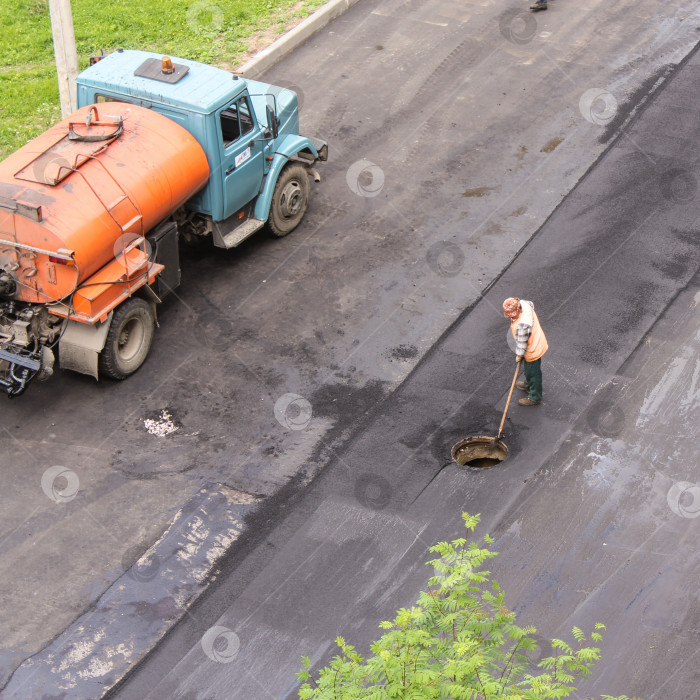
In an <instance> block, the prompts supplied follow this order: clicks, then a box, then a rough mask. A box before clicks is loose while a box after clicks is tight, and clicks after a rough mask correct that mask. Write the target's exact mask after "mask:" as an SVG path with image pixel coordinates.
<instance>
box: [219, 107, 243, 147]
mask: <svg viewBox="0 0 700 700" xmlns="http://www.w3.org/2000/svg"><path fill="white" fill-rule="evenodd" d="M240 135H241V130H240V129H239V128H238V107H237V105H236V104H235V103H234V104H232V105H231V106H230V107H227V108H226V109H225V110H224V111H223V112H221V136H222V138H223V140H224V146H229V145H230V144H232V143H233V142H234V141H235V140H236V139H238V138H239V137H240Z"/></svg>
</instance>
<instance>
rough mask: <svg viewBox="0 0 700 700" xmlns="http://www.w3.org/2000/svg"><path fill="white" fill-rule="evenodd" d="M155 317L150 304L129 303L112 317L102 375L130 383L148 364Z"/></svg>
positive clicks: (124, 304) (102, 359) (136, 300)
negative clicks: (131, 376) (135, 373)
mask: <svg viewBox="0 0 700 700" xmlns="http://www.w3.org/2000/svg"><path fill="white" fill-rule="evenodd" d="M154 334H155V317H154V315H153V311H152V309H151V307H150V305H149V304H148V302H146V301H144V300H143V299H140V298H139V297H131V299H127V300H126V301H125V302H124V303H123V304H122V305H121V306H118V307H117V308H116V309H115V311H114V315H113V316H112V325H111V326H110V327H109V332H108V333H107V341H106V342H105V346H104V349H103V350H102V352H101V353H100V359H99V370H100V374H103V375H106V376H108V377H111V378H112V379H126V378H127V377H128V376H130V375H132V374H133V373H134V372H135V371H136V370H137V369H138V368H139V367H140V366H141V365H142V364H143V363H144V361H145V359H146V357H147V356H148V351H149V350H150V349H151V344H152V343H153V336H154Z"/></svg>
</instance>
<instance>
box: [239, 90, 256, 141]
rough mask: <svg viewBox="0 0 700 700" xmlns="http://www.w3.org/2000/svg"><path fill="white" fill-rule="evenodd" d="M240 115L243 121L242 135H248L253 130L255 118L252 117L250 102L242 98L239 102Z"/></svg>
mask: <svg viewBox="0 0 700 700" xmlns="http://www.w3.org/2000/svg"><path fill="white" fill-rule="evenodd" d="M238 114H239V116H240V119H241V134H247V133H248V132H249V131H252V130H253V117H252V116H251V115H250V108H249V107H248V100H246V98H245V97H244V98H242V99H240V100H239V101H238Z"/></svg>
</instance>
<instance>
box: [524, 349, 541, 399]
mask: <svg viewBox="0 0 700 700" xmlns="http://www.w3.org/2000/svg"><path fill="white" fill-rule="evenodd" d="M541 362H542V360H541V359H539V360H535V361H534V362H527V361H526V360H523V368H524V370H525V383H526V384H527V390H528V392H529V393H528V398H529V399H530V401H542V367H541V366H540V365H541Z"/></svg>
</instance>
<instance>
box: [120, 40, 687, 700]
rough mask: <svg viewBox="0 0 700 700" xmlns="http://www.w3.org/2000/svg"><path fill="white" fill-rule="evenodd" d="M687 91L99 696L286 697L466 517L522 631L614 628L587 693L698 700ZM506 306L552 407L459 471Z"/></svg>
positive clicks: (620, 144) (653, 116)
mask: <svg viewBox="0 0 700 700" xmlns="http://www.w3.org/2000/svg"><path fill="white" fill-rule="evenodd" d="M699 91H700V54H699V53H695V54H694V55H693V56H692V57H691V58H690V59H689V60H688V62H687V63H686V64H685V65H684V66H683V67H682V69H680V70H678V71H677V73H676V74H675V75H674V76H673V77H672V78H671V79H670V80H669V81H668V82H667V83H666V84H665V86H664V87H663V89H662V90H661V91H660V93H659V94H657V95H656V96H655V97H654V99H653V100H652V101H651V102H649V103H648V104H647V105H646V106H645V108H644V109H643V110H642V111H641V112H640V114H639V115H638V116H637V118H636V120H635V121H634V122H633V123H632V124H631V125H630V126H629V127H628V128H627V129H626V130H625V131H624V133H623V134H622V136H621V137H620V138H619V139H618V140H617V141H616V142H615V144H614V146H613V147H612V148H610V149H609V150H608V151H607V152H606V153H605V154H604V156H603V157H602V158H601V159H600V160H599V162H598V163H597V164H596V165H595V167H594V168H593V169H592V170H591V171H590V172H589V173H588V174H587V176H586V177H585V178H584V179H583V180H582V181H581V182H580V183H579V185H578V186H577V187H576V189H575V190H574V191H573V192H572V193H571V194H570V195H569V196H568V197H567V198H566V199H565V200H564V202H563V203H562V204H561V206H560V207H559V208H558V209H557V210H556V211H555V213H554V214H553V215H552V216H551V217H550V218H549V220H548V221H547V222H546V224H545V225H544V226H543V227H542V228H541V230H540V231H539V232H538V233H537V235H536V236H535V237H534V238H533V239H532V240H531V241H530V242H529V243H528V244H527V245H526V246H525V247H524V249H523V250H522V251H521V252H520V254H519V255H518V256H517V258H516V259H515V260H514V261H513V263H512V264H511V265H510V266H509V267H508V268H507V269H506V270H505V271H504V273H503V275H501V276H500V278H499V279H498V280H497V281H496V282H495V283H494V284H493V286H492V287H491V288H490V289H489V290H488V292H487V293H486V294H485V295H484V296H483V297H482V298H481V299H480V300H479V301H478V303H477V304H476V305H474V306H473V307H472V308H469V309H467V310H465V312H464V313H463V314H462V316H461V317H460V318H459V319H458V321H457V322H456V323H455V324H454V325H453V326H452V328H450V330H449V331H448V332H447V333H445V335H444V336H443V337H442V338H441V339H440V340H439V342H438V343H437V344H436V345H435V346H434V347H433V348H432V349H431V351H430V352H429V353H428V354H427V355H426V357H425V358H424V359H423V360H422V362H421V363H420V364H419V366H418V367H417V368H416V369H415V370H414V371H413V372H412V374H411V375H410V376H409V378H408V379H407V380H406V381H405V382H404V383H403V384H402V385H401V387H400V388H399V389H398V390H397V391H396V392H394V393H393V394H392V395H391V396H390V397H389V398H387V399H386V400H384V401H383V402H381V403H380V404H378V405H377V406H375V407H374V408H372V409H370V411H369V412H368V414H367V419H366V425H365V427H364V428H363V429H362V430H361V432H359V433H358V434H357V435H356V436H355V437H354V439H353V440H351V441H350V443H349V444H348V445H347V446H346V447H345V448H344V449H341V450H339V451H338V452H337V453H336V455H335V456H334V458H333V459H332V460H331V462H330V464H329V466H328V467H327V469H325V470H324V472H323V473H322V474H321V475H320V476H319V477H318V478H317V479H316V480H315V481H314V482H313V484H312V485H311V486H310V488H308V490H307V491H306V492H305V493H303V494H302V495H300V496H299V497H298V498H297V499H296V500H293V501H292V502H291V503H287V504H285V509H284V511H283V512H282V513H280V515H283V516H284V517H281V518H280V521H279V523H277V524H276V525H275V526H274V527H273V528H272V529H271V530H270V531H269V532H266V533H265V535H264V537H263V539H262V541H260V542H259V544H258V546H257V548H254V549H252V551H250V553H249V554H248V556H247V557H246V558H245V559H243V560H242V561H241V560H240V557H232V558H231V559H230V561H229V562H228V567H229V568H228V569H226V570H225V571H224V573H223V574H222V576H221V578H220V579H219V581H217V582H216V583H215V584H214V586H213V587H212V589H211V590H210V591H209V592H208V593H207V595H206V596H205V597H204V598H203V599H202V600H201V601H200V603H198V604H197V605H196V606H195V607H194V608H193V610H192V611H191V614H190V615H188V617H187V618H186V619H185V620H184V621H183V622H182V623H181V624H180V625H179V626H178V627H177V628H176V629H175V630H174V631H173V633H172V634H171V635H170V636H169V638H168V639H166V640H165V641H164V643H163V645H162V646H161V647H160V648H159V649H158V650H157V651H156V653H154V654H153V655H152V657H151V658H150V659H149V660H148V661H147V662H146V663H145V664H144V665H143V667H142V668H141V669H140V670H139V672H138V673H137V674H136V675H135V676H134V677H133V678H132V680H131V681H130V682H127V683H126V684H125V685H124V686H123V688H122V689H121V690H120V691H119V692H117V693H116V695H115V696H116V697H119V698H124V699H127V698H129V699H130V698H134V699H135V698H143V697H146V698H149V699H152V700H159V699H161V698H187V699H188V700H193V699H194V698H197V699H205V698H207V699H209V698H268V697H269V698H282V697H294V688H295V679H294V672H295V671H296V670H298V668H299V665H300V656H301V655H302V654H308V655H310V656H311V657H312V659H313V660H314V662H320V663H322V662H323V661H324V660H327V659H328V657H329V654H331V653H332V651H333V639H334V638H335V636H336V635H337V634H339V633H340V634H343V636H345V637H346V639H348V640H349V641H351V643H356V644H358V646H359V647H360V648H361V649H366V647H367V644H368V642H369V641H370V640H371V639H373V638H375V637H376V636H377V635H378V631H377V624H378V623H379V621H381V620H383V619H387V618H388V617H390V616H391V615H392V611H394V610H395V609H396V608H397V607H400V606H403V605H407V604H409V603H410V602H411V601H412V600H414V599H415V596H416V594H417V591H418V590H419V588H420V587H421V586H422V585H424V584H425V581H426V580H427V577H428V575H429V572H427V570H426V569H425V567H423V566H422V563H423V562H424V561H425V559H426V558H427V551H426V550H427V546H429V545H430V544H431V543H433V542H434V541H437V540H439V539H448V538H452V537H454V536H458V533H459V532H460V517H459V516H460V512H462V511H463V510H466V511H469V512H472V513H474V512H480V513H482V517H483V520H482V527H481V530H480V531H481V532H482V533H483V532H490V533H492V534H494V535H495V536H496V537H497V545H496V548H497V549H498V550H499V551H501V557H499V559H498V560H497V563H496V565H495V566H494V567H492V568H493V569H494V571H495V572H496V575H497V577H498V578H499V579H500V580H501V582H502V583H503V584H504V586H505V589H506V591H507V592H508V597H509V600H510V602H511V604H512V605H513V606H514V607H515V609H516V610H517V612H518V613H519V614H520V616H521V619H522V620H524V621H527V622H528V623H533V624H535V625H536V626H538V628H539V629H540V632H541V634H542V635H543V636H547V635H551V636H564V635H566V634H567V631H568V629H570V627H571V626H572V625H574V624H576V625H579V626H581V627H583V628H590V627H591V626H592V624H593V623H594V622H597V621H602V622H605V623H606V624H607V625H608V627H609V632H608V635H607V638H606V641H605V643H604V661H603V662H602V663H601V665H600V673H599V674H596V675H597V676H599V679H598V680H594V681H592V682H586V683H582V684H581V692H582V695H581V697H583V696H586V697H589V696H590V694H592V693H601V692H609V693H614V694H621V693H623V692H624V693H627V694H628V695H630V696H632V695H636V696H639V697H643V698H644V699H645V700H653V699H659V700H661V699H662V698H673V700H690V698H696V697H697V693H698V691H697V683H698V681H697V674H696V668H697V658H698V656H697V655H698V653H699V652H698V649H699V647H698V638H697V634H698V621H699V620H700V618H699V617H698V615H699V614H700V607H699V605H698V602H699V601H698V597H697V590H696V586H695V583H694V582H696V581H697V579H698V573H700V554H698V551H697V548H695V547H694V542H695V541H696V540H697V535H698V527H699V523H700V519H697V518H696V517H695V516H696V515H698V513H699V512H700V511H698V509H697V506H698V503H699V502H700V501H697V500H696V501H695V502H693V494H695V493H696V492H697V493H700V490H698V487H697V484H698V483H700V473H699V471H700V470H699V465H698V458H697V448H698V444H699V442H700V441H699V438H700V435H699V433H698V405H699V401H698V376H700V375H699V372H700V366H699V365H698V356H699V355H698V349H699V348H698V343H699V339H700V333H699V324H698V304H699V303H700V291H699V290H700V287H699V285H698V282H699V280H698V272H697V271H698V266H699V263H700V245H698V221H699V219H700V215H699V205H700V196H699V192H698V178H699V177H700V159H699V157H698V155H697V154H698V152H700V123H699V122H698V121H697V120H696V119H694V118H693V114H694V109H695V108H694V101H695V96H696V95H697V94H698V92H699ZM513 294H516V295H518V296H521V297H522V298H526V299H534V300H535V301H536V305H537V309H538V311H539V314H540V318H541V320H542V323H543V326H544V328H545V331H546V333H547V336H548V339H549V343H550V351H549V352H548V353H547V355H546V357H545V359H544V361H543V368H544V376H545V402H544V404H543V405H542V406H540V407H537V408H527V409H526V408H522V407H519V406H515V407H513V408H512V410H511V413H510V416H509V419H508V423H507V427H506V435H507V437H506V440H507V442H508V444H509V446H510V448H511V456H510V457H509V458H508V460H507V461H506V462H505V463H503V464H502V465H501V466H500V467H497V468H494V469H491V470H481V471H478V470H465V469H461V468H459V467H457V466H456V465H454V464H451V463H450V461H449V449H450V446H451V445H452V444H453V443H454V442H455V441H456V440H457V439H458V438H460V437H462V436H464V435H465V434H467V435H470V434H487V435H488V434H494V433H495V431H496V426H497V424H498V418H499V413H500V411H501V410H502V408H503V404H504V398H505V393H506V389H507V387H508V384H509V378H510V376H511V370H512V367H513V357H512V354H511V352H510V350H509V348H508V344H507V342H506V336H505V333H506V324H505V322H504V319H503V318H502V316H501V313H500V304H501V301H502V300H503V298H505V297H506V296H509V295H513ZM696 498H697V496H696ZM213 626H216V627H217V628H218V629H217V631H216V634H215V635H214V637H216V636H217V635H218V645H219V646H218V647H216V646H215V645H214V642H213V639H212V638H211V634H210V635H209V636H207V635H206V632H207V630H210V629H212V627H213ZM212 649H217V650H218V654H219V656H218V659H219V661H218V662H217V661H215V660H213V659H212V657H213V656H216V653H215V652H213V651H212ZM207 652H209V653H208V654H207Z"/></svg>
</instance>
